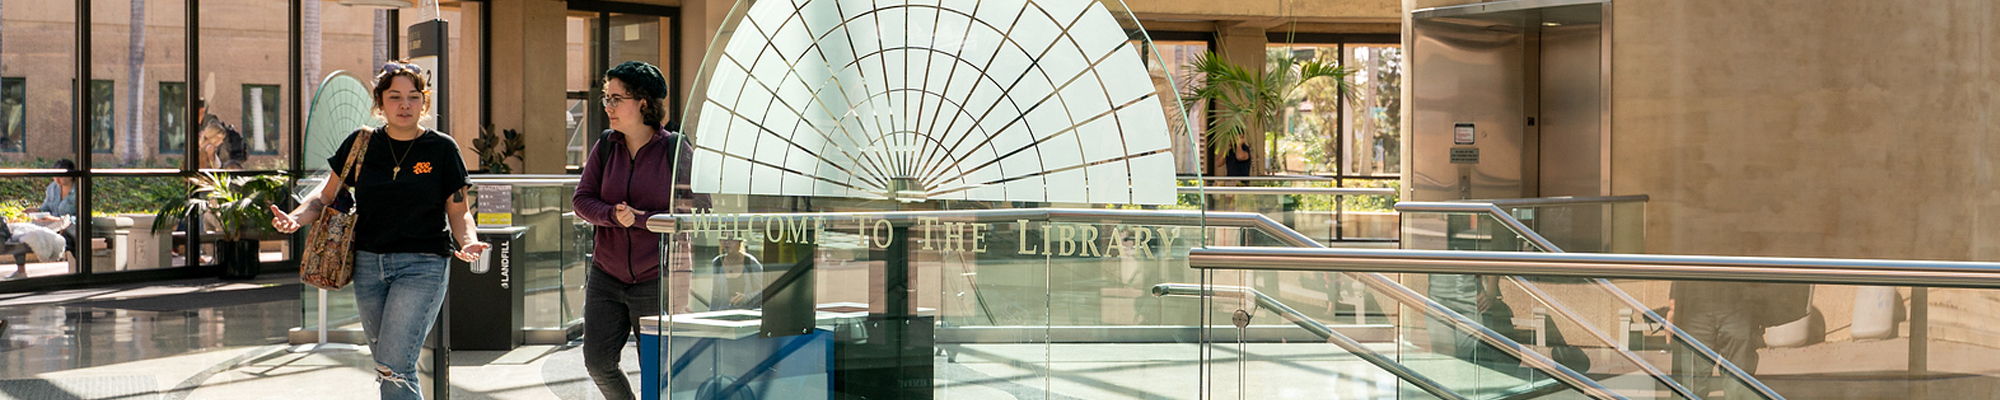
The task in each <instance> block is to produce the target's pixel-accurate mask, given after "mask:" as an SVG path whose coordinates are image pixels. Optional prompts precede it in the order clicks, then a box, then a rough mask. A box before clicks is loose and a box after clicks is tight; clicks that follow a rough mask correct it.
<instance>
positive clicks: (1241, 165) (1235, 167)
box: [1222, 144, 1250, 176]
mask: <svg viewBox="0 0 2000 400" xmlns="http://www.w3.org/2000/svg"><path fill="white" fill-rule="evenodd" d="M1236 150H1242V151H1243V155H1244V156H1245V157H1246V158H1243V159H1237V158H1236V151H1235V150H1230V151H1224V152H1222V169H1223V171H1222V173H1223V174H1224V175H1228V176H1250V159H1249V158H1247V157H1248V156H1249V155H1250V145H1249V144H1239V145H1236Z"/></svg>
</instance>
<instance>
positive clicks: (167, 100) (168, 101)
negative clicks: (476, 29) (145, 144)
mask: <svg viewBox="0 0 2000 400" xmlns="http://www.w3.org/2000/svg"><path fill="white" fill-rule="evenodd" d="M159 104H160V108H159V110H158V111H155V112H154V114H156V115H159V116H160V125H159V127H160V129H159V132H158V135H159V138H160V154H180V153H185V152H187V121H186V120H187V117H186V116H185V114H187V82H160V102H159Z"/></svg>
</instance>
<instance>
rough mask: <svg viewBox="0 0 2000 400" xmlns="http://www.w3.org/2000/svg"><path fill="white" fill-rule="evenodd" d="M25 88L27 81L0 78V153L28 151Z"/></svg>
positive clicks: (26, 92) (26, 89) (26, 94)
mask: <svg viewBox="0 0 2000 400" xmlns="http://www.w3.org/2000/svg"><path fill="white" fill-rule="evenodd" d="M27 86H28V82H27V79H23V78H0V152H10V153H20V152H25V151H27V149H28V115H27V114H28V112H27V104H28V88H27Z"/></svg>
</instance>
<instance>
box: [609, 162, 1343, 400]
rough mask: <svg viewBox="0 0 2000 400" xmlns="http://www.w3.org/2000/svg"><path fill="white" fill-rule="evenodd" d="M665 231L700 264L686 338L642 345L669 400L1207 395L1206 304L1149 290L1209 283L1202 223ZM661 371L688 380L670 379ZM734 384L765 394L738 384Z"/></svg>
mask: <svg viewBox="0 0 2000 400" xmlns="http://www.w3.org/2000/svg"><path fill="white" fill-rule="evenodd" d="M735 201H736V200H734V199H718V200H717V201H716V203H718V204H734V203H735ZM1224 214H1226V215H1224ZM653 218H654V219H653V220H652V222H649V223H648V224H647V226H648V227H649V228H654V229H655V230H656V231H661V232H663V233H664V232H679V234H676V235H665V236H666V237H668V238H670V239H668V241H667V243H664V244H663V247H664V249H663V253H667V254H673V253H674V249H675V248H674V247H673V246H678V243H680V242H677V241H685V242H686V243H690V244H691V245H689V246H686V248H682V249H681V250H680V252H681V253H685V254H691V255H692V256H691V257H690V260H688V261H680V262H691V263H692V268H689V269H688V270H687V271H688V272H687V273H681V274H673V275H669V277H667V278H665V279H670V280H673V281H670V282H664V284H663V287H665V288H667V290H666V291H665V292H664V296H666V298H667V299H666V300H664V301H663V303H664V304H669V305H670V306H669V307H671V308H672V309H670V310H669V312H668V314H670V315H667V316H666V317H665V318H664V319H661V318H655V319H652V321H655V322H654V323H659V322H658V321H661V320H667V321H672V322H671V327H672V329H671V330H669V331H667V332H671V334H664V332H662V331H661V330H660V329H658V327H657V326H650V327H647V328H646V329H647V333H648V334H647V335H644V337H643V338H642V340H641V341H642V344H643V346H642V347H641V357H642V358H646V359H647V361H649V362H645V363H643V364H642V365H644V366H647V368H646V371H647V372H646V373H643V376H644V377H645V381H646V382H644V384H643V386H642V387H645V388H653V389H654V390H664V391H668V392H670V393H672V395H671V396H661V397H660V398H683V397H689V398H714V397H704V396H707V395H708V394H712V393H717V392H715V390H718V388H721V390H722V392H727V393H733V392H735V391H738V390H749V391H752V392H754V393H755V394H754V395H752V396H750V397H744V398H804V397H810V396H808V395H814V396H819V398H824V397H823V396H825V395H826V394H827V393H828V392H829V391H833V392H836V393H847V394H852V395H864V396H867V397H868V398H916V397H919V396H921V397H922V398H933V397H935V398H979V397H982V396H986V395H989V394H992V393H995V391H996V390H998V391H1001V392H1012V393H1046V394H1052V396H1051V397H1054V396H1053V395H1061V396H1069V397H1075V398H1189V396H1188V394H1190V393H1192V391H1191V388H1183V387H1179V385H1180V384H1181V383H1187V384H1192V383H1194V380H1193V379H1190V378H1192V377H1194V376H1195V375H1193V374H1192V373H1193V372H1194V371H1196V370H1198V368H1199V367H1198V365H1196V362H1197V360H1198V359H1199V354H1200V351H1201V346H1200V344H1201V334H1202V330H1201V329H1200V328H1199V325H1198V321H1199V320H1200V319H1201V318H1202V317H1201V312H1200V310H1201V309H1202V307H1201V303H1200V302H1199V301H1195V300H1189V299H1164V298H1160V297H1156V296H1153V295H1152V294H1151V293H1150V292H1149V290H1150V289H1151V288H1152V287H1153V286H1154V285H1157V284H1161V283H1167V282H1191V281H1198V280H1199V278H1198V277H1197V276H1196V274H1195V271H1193V270H1190V269H1188V268H1186V263H1185V255H1186V254H1187V251H1188V250H1189V249H1191V248H1194V247H1198V246H1200V245H1201V244H1202V243H1201V241H1202V238H1203V237H1204V235H1203V233H1202V229H1203V227H1202V226H1201V223H1202V221H1203V219H1202V217H1201V212H1200V211H1192V210H1190V211H1173V210H1106V209H1048V208H1045V209H1016V210H963V211H953V210H940V211H900V212H874V213H842V212H829V213H816V214H756V213H741V214H708V213H704V214H696V215H681V216H669V215H663V216H656V217H653ZM1218 218H1219V219H1218ZM1255 219H1261V216H1258V215H1254V214H1242V213H1216V214H1210V218H1209V221H1210V222H1211V223H1214V222H1215V221H1218V220H1229V221H1234V222H1235V227H1242V226H1251V224H1250V222H1253V220H1255ZM1263 223H1265V224H1268V223H1269V222H1268V220H1266V221H1264V222H1263ZM1224 225H1225V226H1227V225H1228V224H1224ZM665 227H673V228H671V229H670V228H665ZM1214 229H1236V228H1231V227H1216V228H1214ZM674 238H678V239H674ZM746 282H747V284H746ZM681 288H685V289H684V290H680V292H679V293H676V289H681ZM674 304H686V307H685V308H681V307H674V306H671V305H674ZM1291 329H1292V331H1291V332H1286V333H1287V334H1291V335H1292V336H1293V337H1294V338H1297V339H1301V340H1317V339H1316V338H1313V337H1312V336H1310V334H1307V333H1305V332H1303V331H1298V330H1297V328H1291ZM654 346H658V347H654ZM649 349H657V350H653V351H657V352H658V353H654V354H662V353H663V354H664V355H665V356H664V357H658V358H655V357H653V356H649V355H647V353H648V350H649ZM801 354H805V355H804V356H801ZM657 371H672V372H671V373H668V374H664V375H666V377H667V381H666V382H661V381H659V380H658V379H659V376H660V375H657ZM811 377H817V378H811ZM814 379H821V380H817V381H816V380H814ZM829 380H830V382H831V384H832V385H837V386H838V387H839V388H838V389H830V388H827V387H826V386H825V385H827V384H828V383H827V382H828V381H829ZM731 381H735V382H765V383H763V384H761V385H764V386H752V387H750V388H747V389H746V388H733V389H731V388H725V387H724V386H726V382H731ZM812 382H818V383H812ZM1161 382H1175V383H1174V384H1159V383H1161ZM649 393H651V392H649ZM642 397H645V398H651V397H646V396H642ZM1037 397H1039V396H1037ZM723 398H730V397H723Z"/></svg>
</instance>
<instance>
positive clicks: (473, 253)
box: [452, 240, 487, 262]
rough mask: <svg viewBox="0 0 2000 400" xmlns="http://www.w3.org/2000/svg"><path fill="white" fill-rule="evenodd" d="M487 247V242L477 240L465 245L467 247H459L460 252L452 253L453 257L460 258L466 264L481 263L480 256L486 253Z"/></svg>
mask: <svg viewBox="0 0 2000 400" xmlns="http://www.w3.org/2000/svg"><path fill="white" fill-rule="evenodd" d="M486 246H487V245H486V242H481V241H477V240H473V241H468V242H466V243H465V246H461V247H459V250H458V251H457V252H454V253H452V255H454V256H458V259H460V260H465V262H473V261H479V255H480V254H482V253H485V252H486Z"/></svg>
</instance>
